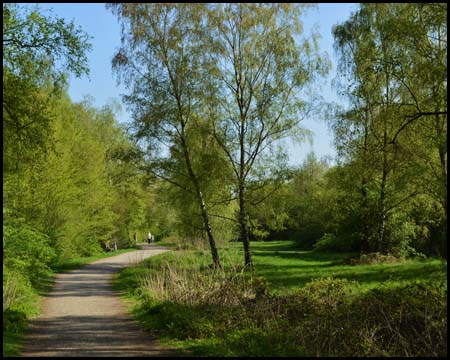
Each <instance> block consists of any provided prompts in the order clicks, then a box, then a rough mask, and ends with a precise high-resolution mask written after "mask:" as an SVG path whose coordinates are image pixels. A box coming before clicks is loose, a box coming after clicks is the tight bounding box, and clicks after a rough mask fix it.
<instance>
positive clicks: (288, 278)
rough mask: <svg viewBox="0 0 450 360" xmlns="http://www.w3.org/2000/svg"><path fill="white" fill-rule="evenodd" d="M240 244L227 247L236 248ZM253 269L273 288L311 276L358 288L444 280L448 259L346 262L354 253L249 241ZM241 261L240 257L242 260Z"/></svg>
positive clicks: (292, 285) (297, 284)
mask: <svg viewBox="0 0 450 360" xmlns="http://www.w3.org/2000/svg"><path fill="white" fill-rule="evenodd" d="M239 245H240V244H233V245H232V246H230V247H229V248H230V250H232V251H235V252H236V250H239V251H238V255H241V257H242V259H243V252H242V250H240V246H239ZM251 248H252V250H253V251H252V253H253V261H254V264H255V272H256V273H257V275H259V276H262V277H264V278H266V279H267V280H268V281H269V282H270V283H271V285H272V288H273V289H274V290H283V289H296V288H301V287H303V286H304V285H305V284H306V283H307V282H309V281H310V280H312V279H314V278H323V277H334V278H345V279H347V280H350V281H357V282H358V284H359V290H361V291H364V290H368V289H373V288H375V287H378V286H380V285H381V283H383V284H384V285H385V286H390V285H392V286H396V285H402V284H404V283H406V282H422V281H425V282H428V281H440V280H442V281H445V280H446V278H447V262H444V261H442V260H440V259H433V258H430V259H426V260H408V261H404V262H399V263H393V264H391V263H386V264H374V265H348V264H345V263H344V262H343V260H344V259H346V258H348V257H350V256H351V255H354V254H333V253H316V252H313V251H298V250H296V249H295V247H294V243H293V242H291V241H276V242H253V243H251ZM242 261H243V260H242Z"/></svg>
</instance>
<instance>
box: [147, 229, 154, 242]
mask: <svg viewBox="0 0 450 360" xmlns="http://www.w3.org/2000/svg"><path fill="white" fill-rule="evenodd" d="M152 240H153V236H152V233H151V232H149V233H148V234H147V242H148V243H149V244H151V242H152Z"/></svg>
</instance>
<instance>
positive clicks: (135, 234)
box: [133, 231, 137, 245]
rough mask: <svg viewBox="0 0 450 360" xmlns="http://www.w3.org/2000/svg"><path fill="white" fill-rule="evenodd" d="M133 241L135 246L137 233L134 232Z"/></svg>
mask: <svg viewBox="0 0 450 360" xmlns="http://www.w3.org/2000/svg"><path fill="white" fill-rule="evenodd" d="M133 239H134V245H136V244H137V232H136V231H135V232H134V235H133Z"/></svg>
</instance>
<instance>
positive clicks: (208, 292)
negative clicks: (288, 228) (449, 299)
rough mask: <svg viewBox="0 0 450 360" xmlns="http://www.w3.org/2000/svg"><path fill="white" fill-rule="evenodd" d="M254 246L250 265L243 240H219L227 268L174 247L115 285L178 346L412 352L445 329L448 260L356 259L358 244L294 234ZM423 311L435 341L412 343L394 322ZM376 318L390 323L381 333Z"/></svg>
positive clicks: (187, 349) (203, 254)
mask: <svg viewBox="0 0 450 360" xmlns="http://www.w3.org/2000/svg"><path fill="white" fill-rule="evenodd" d="M251 248H252V254H253V261H254V269H253V271H252V272H249V271H246V270H245V269H244V268H243V267H242V266H241V264H242V263H243V258H244V257H243V251H242V249H241V244H240V243H229V244H228V245H227V246H225V247H222V248H221V249H219V251H220V255H221V257H222V259H223V264H224V270H225V271H224V272H220V271H219V272H217V271H213V270H211V267H210V266H209V265H210V259H211V256H210V253H209V252H208V251H207V250H193V249H191V250H174V251H171V252H168V253H165V254H161V255H158V256H156V257H152V258H149V259H147V260H146V261H145V262H144V263H143V264H141V265H138V266H136V267H133V268H127V269H125V270H123V271H122V272H121V273H120V274H119V275H118V276H117V277H116V279H115V287H116V289H117V290H119V291H121V292H122V294H125V296H126V297H127V298H128V300H130V302H129V304H130V306H131V307H132V309H133V310H132V311H133V312H134V314H135V316H136V317H137V318H138V320H139V321H141V323H142V324H143V325H144V327H146V328H147V329H149V330H150V331H151V332H153V333H155V334H158V336H159V338H160V340H161V341H162V343H163V344H164V345H166V346H170V347H175V348H178V349H179V351H180V354H183V355H191V356H268V355H269V354H270V355H272V356H375V355H377V356H394V355H395V356H401V355H406V354H410V355H413V354H415V355H418V354H425V353H427V351H428V353H429V352H430V351H431V350H430V349H431V348H433V347H434V349H439V346H438V345H436V343H435V342H439V341H440V340H439V339H440V338H442V339H443V338H444V335H445V336H446V330H444V328H443V323H442V311H443V308H444V307H445V313H446V292H447V288H446V278H447V263H446V262H445V261H442V260H439V259H433V258H426V259H416V260H415V259H408V260H401V261H395V262H389V263H375V264H356V265H352V264H351V263H350V262H349V259H350V258H351V257H353V256H355V254H352V253H345V254H344V253H340V254H339V253H320V252H314V251H301V250H297V249H296V248H295V245H294V243H293V242H291V241H276V242H253V243H251ZM244 294H247V295H244ZM249 294H250V295H249ZM251 294H253V295H251ZM261 294H262V295H261ZM430 304H432V305H430ZM429 307H430V308H429ZM423 312H428V313H429V314H434V315H430V316H435V317H436V319H435V320H436V321H437V323H439V324H440V325H439V326H437V327H433V328H432V329H428V330H427V331H429V332H430V333H433V331H434V332H435V333H436V335H435V338H434V340H433V341H432V342H431V343H427V344H421V345H420V346H421V348H422V350H419V349H417V350H411V349H413V348H414V346H413V347H412V348H411V346H412V345H411V343H414V341H415V340H414V339H415V337H414V336H413V334H412V333H408V332H406V333H405V332H404V331H403V330H402V332H400V330H399V328H398V327H399V326H400V327H403V326H405V324H407V323H408V322H411V324H412V328H414V329H415V326H416V324H417V323H421V325H420V327H422V325H423V324H422V322H425V323H427V324H428V323H429V321H430V319H428V318H427V319H422V318H421V315H420V314H422V313H423ZM399 313H400V314H404V315H402V316H404V318H398V317H397V315H398V314H399ZM293 314H296V315H293ZM380 314H388V315H387V316H386V317H385V318H381V317H380ZM396 314H397V315H396ZM439 321H440V322H439ZM437 323H436V324H437ZM324 324H328V325H326V327H324V326H325V325H324ZM381 326H383V327H390V328H392V329H396V330H395V331H394V330H393V333H389V331H387V332H386V334H379V333H378V332H377V330H376V329H378V328H380V327H381ZM433 326H434V325H433ZM408 331H409V330H408ZM414 331H416V330H414ZM330 332H332V333H336V335H335V337H334V338H333V339H334V340H331V338H330V337H329V334H330ZM444 333H445V334H444ZM280 334H284V335H283V336H281V335H280ZM311 334H314V336H313V335H311ZM311 336H313V337H312V338H311ZM389 337H390V338H393V339H397V338H398V339H399V340H398V341H397V340H396V341H392V343H395V344H396V345H395V346H394V345H389V346H388V345H387V344H390V340H389ZM401 339H403V340H401ZM442 341H443V340H442ZM445 341H446V340H445ZM441 345H442V344H441ZM383 349H386V350H383ZM421 351H422V352H421ZM435 351H436V355H438V354H440V353H439V350H435Z"/></svg>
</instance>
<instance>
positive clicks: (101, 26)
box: [30, 3, 357, 165]
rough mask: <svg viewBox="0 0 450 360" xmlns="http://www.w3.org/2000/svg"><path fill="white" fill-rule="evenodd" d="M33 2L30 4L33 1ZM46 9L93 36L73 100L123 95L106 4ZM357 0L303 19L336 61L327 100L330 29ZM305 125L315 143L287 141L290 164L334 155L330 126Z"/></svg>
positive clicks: (115, 27) (73, 83) (324, 6)
mask: <svg viewBox="0 0 450 360" xmlns="http://www.w3.org/2000/svg"><path fill="white" fill-rule="evenodd" d="M30 5H31V4H30ZM39 7H40V8H41V9H43V10H46V11H47V10H49V9H52V13H53V15H54V16H57V17H62V18H65V19H67V20H68V21H70V20H73V21H74V23H75V25H77V26H81V28H82V29H83V31H85V32H86V33H88V34H89V35H90V36H92V37H93V38H92V39H91V43H92V46H93V50H92V51H91V52H90V53H89V54H88V58H89V67H90V75H89V78H87V77H83V78H81V79H76V78H74V77H71V78H70V80H69V81H70V82H69V94H70V97H71V98H72V100H73V101H80V100H82V99H83V96H84V95H90V96H92V97H93V98H94V99H95V101H94V105H95V106H96V107H102V106H103V105H105V104H106V103H108V102H109V101H110V99H116V100H120V95H121V94H124V93H126V89H125V88H124V87H123V86H118V85H117V83H116V80H115V77H114V76H113V74H112V71H111V60H112V57H113V54H114V52H115V50H116V49H118V48H119V46H120V26H119V24H118V21H117V19H116V18H115V17H114V16H113V15H112V13H111V12H110V11H107V10H106V8H105V4H103V3H39ZM356 8H357V5H356V4H354V3H321V4H319V6H318V8H316V9H310V10H308V11H307V13H306V15H305V17H304V18H303V19H302V21H303V22H304V28H305V29H304V30H305V33H306V34H307V33H309V32H310V31H311V29H312V27H313V26H315V27H317V30H318V31H319V33H320V34H321V36H322V38H321V40H320V41H319V46H320V52H327V53H328V54H329V56H330V59H331V61H332V63H333V65H332V70H331V72H330V74H329V75H328V77H327V79H326V80H325V81H322V83H323V86H322V88H320V89H319V90H320V93H321V95H322V96H323V97H324V98H325V100H327V101H339V100H338V98H337V96H336V94H335V91H333V90H332V88H331V80H332V79H333V78H334V77H335V75H336V72H335V71H336V66H335V64H336V60H335V54H334V50H333V36H332V34H331V28H332V26H333V25H334V24H336V23H341V22H343V21H345V20H346V19H348V17H349V15H350V13H351V11H354V10H356ZM117 118H118V119H119V121H128V120H129V119H130V114H128V113H127V111H126V108H125V107H123V111H122V113H121V114H117ZM303 126H304V127H306V128H308V129H310V130H312V131H313V133H314V139H313V144H312V145H310V144H309V143H303V144H292V143H291V142H288V144H289V145H288V146H289V153H290V164H292V165H297V164H300V163H301V162H302V161H303V160H304V159H305V157H306V154H307V153H308V152H310V151H312V150H313V151H314V152H315V153H316V155H317V156H318V157H319V158H320V157H322V156H326V155H328V156H331V157H332V158H334V156H335V150H334V148H333V144H332V142H333V138H332V134H331V132H330V131H329V130H328V127H327V125H326V124H325V122H324V121H322V120H321V119H315V118H310V119H306V120H305V121H303Z"/></svg>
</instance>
